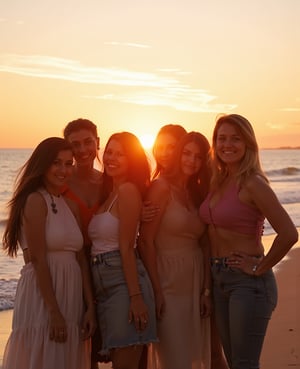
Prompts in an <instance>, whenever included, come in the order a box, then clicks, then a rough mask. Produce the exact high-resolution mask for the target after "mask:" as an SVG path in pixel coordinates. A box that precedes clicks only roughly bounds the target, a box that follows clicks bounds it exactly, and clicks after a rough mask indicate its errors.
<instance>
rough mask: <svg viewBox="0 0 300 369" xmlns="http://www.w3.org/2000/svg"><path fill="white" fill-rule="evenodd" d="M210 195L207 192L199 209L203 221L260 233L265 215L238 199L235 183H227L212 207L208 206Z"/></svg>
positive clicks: (246, 232)
mask: <svg viewBox="0 0 300 369" xmlns="http://www.w3.org/2000/svg"><path fill="white" fill-rule="evenodd" d="M211 197H212V193H210V194H208V196H207V197H206V199H205V200H204V201H203V203H202V204H201V205H200V209H199V214H200V217H201V218H202V220H203V221H204V222H205V223H207V224H210V225H213V226H214V227H220V228H225V229H228V230H230V231H233V232H238V233H242V234H246V235H255V236H259V235H261V233H262V229H263V223H264V219H265V217H264V216H263V215H262V213H261V212H260V211H259V210H258V209H257V208H255V207H252V206H250V205H248V204H245V203H243V202H242V201H241V200H240V199H239V188H238V186H237V185H236V184H231V185H229V186H228V188H227V189H226V191H225V192H224V194H223V195H222V197H221V198H220V200H219V201H218V202H217V203H216V204H215V205H214V206H213V207H211V206H210V201H211Z"/></svg>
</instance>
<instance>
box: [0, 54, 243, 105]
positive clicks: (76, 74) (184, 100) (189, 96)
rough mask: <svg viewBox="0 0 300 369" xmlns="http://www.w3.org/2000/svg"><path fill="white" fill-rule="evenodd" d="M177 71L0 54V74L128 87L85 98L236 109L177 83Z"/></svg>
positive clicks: (40, 56)
mask: <svg viewBox="0 0 300 369" xmlns="http://www.w3.org/2000/svg"><path fill="white" fill-rule="evenodd" d="M178 71H179V70H177V69H175V70H173V72H172V70H169V72H168V73H163V72H162V71H161V72H160V73H159V72H157V73H148V72H144V73H143V72H136V71H131V70H126V69H119V68H101V67H90V66H86V65H82V64H81V63H80V62H79V61H76V60H69V59H63V58H55V57H49V56H42V55H30V56H24V55H15V54H4V55H0V72H6V73H13V74H19V75H23V76H28V77H37V78H49V79H60V80H66V81H73V82H78V83H86V84H98V85H105V86H107V89H108V90H109V86H120V87H128V88H127V91H126V93H124V92H122V91H124V89H123V88H120V92H119V93H113V94H111V93H109V91H108V93H107V94H105V95H100V96H85V98H94V99H105V100H113V101H120V102H125V103H130V104H138V105H151V106H152V105H153V106H154V105H155V106H157V105H158V106H167V107H171V108H174V109H177V110H182V111H190V112H220V111H222V112H228V111H230V110H233V109H234V108H236V105H235V104H221V103H217V102H216V100H217V98H218V97H217V96H214V95H212V94H210V93H209V92H208V91H206V90H204V89H199V88H193V87H191V86H189V85H187V84H185V83H183V82H181V81H180V80H179V79H178V77H179V76H178V75H177V72H178ZM166 74H167V75H168V76H167V77H166Z"/></svg>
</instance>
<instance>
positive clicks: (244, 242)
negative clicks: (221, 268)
mask: <svg viewBox="0 0 300 369" xmlns="http://www.w3.org/2000/svg"><path fill="white" fill-rule="evenodd" d="M208 233H209V239H210V246H211V256H212V257H228V256H229V255H230V254H231V253H232V252H237V251H239V252H244V253H246V254H248V255H250V256H261V255H263V254H264V247H263V245H262V243H261V237H259V239H257V236H256V235H247V234H242V233H238V232H233V231H230V230H228V229H224V228H219V227H215V226H214V225H209V227H208Z"/></svg>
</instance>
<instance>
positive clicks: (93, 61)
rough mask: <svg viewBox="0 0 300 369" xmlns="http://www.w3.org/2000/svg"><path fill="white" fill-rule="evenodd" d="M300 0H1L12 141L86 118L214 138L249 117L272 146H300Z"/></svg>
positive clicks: (4, 94) (262, 141) (4, 93)
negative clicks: (216, 130) (220, 122)
mask: <svg viewBox="0 0 300 369" xmlns="http://www.w3.org/2000/svg"><path fill="white" fill-rule="evenodd" d="M299 14H300V1H299V0H251V1H244V0H207V1H201V0H175V1H174V0H172V1H171V0H149V1H146V0H119V1H116V0H26V1H25V0H0V96H1V97H0V102H1V127H0V132H1V134H0V147H2V148H3V147H34V146H36V145H37V143H38V142H39V141H41V140H42V139H44V138H45V137H48V136H61V135H62V129H63V127H64V126H65V124H66V123H67V122H69V121H71V120H73V119H75V118H79V117H84V118H88V119H90V120H92V121H93V122H94V123H96V124H97V125H98V128H99V133H100V136H101V145H102V146H103V145H104V144H105V143H106V140H107V139H108V137H109V136H110V135H111V134H112V133H114V132H117V131H123V130H128V131H131V132H133V133H135V134H137V135H138V136H139V137H140V138H142V139H143V140H144V138H145V137H147V136H148V137H149V138H153V137H154V136H155V134H156V133H157V131H158V129H159V128H160V127H161V126H162V125H164V124H167V123H180V124H182V125H183V126H184V127H185V128H186V129H187V130H198V131H200V132H201V133H203V134H205V135H207V137H208V139H209V140H210V139H211V135H212V129H213V126H214V123H215V119H216V117H217V115H218V114H220V113H239V114H242V115H245V116H246V117H247V118H248V119H249V120H250V122H251V123H252V124H253V126H254V128H255V131H256V135H257V139H258V142H259V145H260V147H278V146H300V22H299Z"/></svg>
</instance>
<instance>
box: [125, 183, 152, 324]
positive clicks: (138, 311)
mask: <svg viewBox="0 0 300 369" xmlns="http://www.w3.org/2000/svg"><path fill="white" fill-rule="evenodd" d="M141 210H142V199H141V196H140V194H139V192H138V190H137V188H136V187H135V186H134V185H133V184H131V183H124V184H123V185H121V186H120V187H119V194H118V213H119V221H120V228H119V246H120V253H121V258H122V266H123V271H124V275H125V280H126V283H127V287H128V293H129V297H130V311H129V321H130V322H131V321H134V323H135V326H136V329H137V330H140V329H143V328H145V325H146V322H147V321H148V309H147V306H146V304H145V302H144V299H143V295H142V291H141V288H140V284H139V278H138V271H137V263H136V255H135V250H134V245H135V242H136V233H137V229H138V225H139V221H140V216H141Z"/></svg>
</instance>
